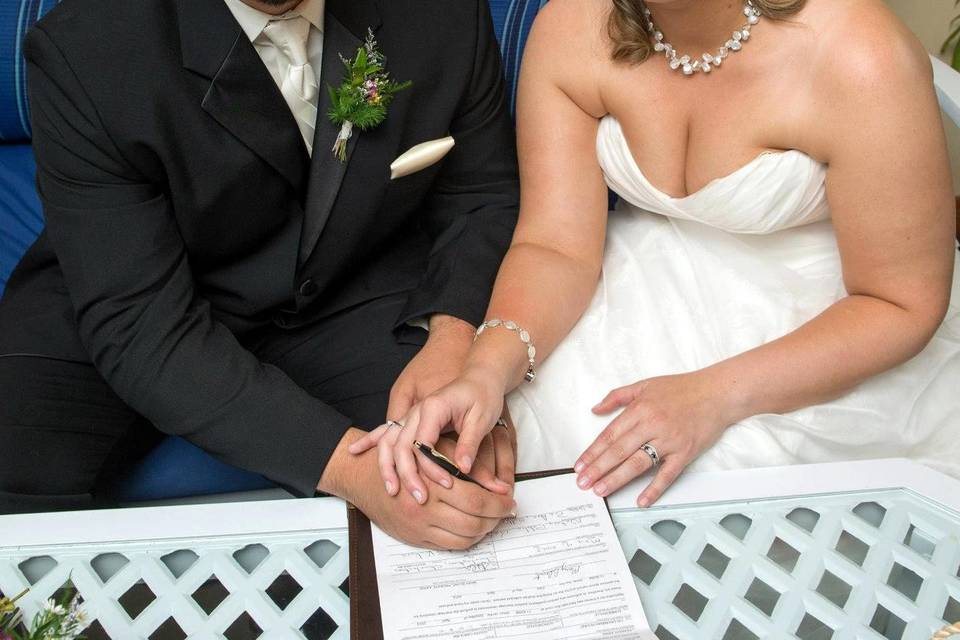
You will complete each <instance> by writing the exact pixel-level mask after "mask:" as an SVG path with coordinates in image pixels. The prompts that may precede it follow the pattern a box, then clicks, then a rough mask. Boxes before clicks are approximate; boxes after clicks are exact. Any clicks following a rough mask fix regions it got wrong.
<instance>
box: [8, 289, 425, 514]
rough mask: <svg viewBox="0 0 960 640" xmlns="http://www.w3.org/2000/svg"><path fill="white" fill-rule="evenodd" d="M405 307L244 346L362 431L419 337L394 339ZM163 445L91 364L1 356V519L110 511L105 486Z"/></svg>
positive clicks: (383, 404) (372, 307)
mask: <svg viewBox="0 0 960 640" xmlns="http://www.w3.org/2000/svg"><path fill="white" fill-rule="evenodd" d="M405 300H406V296H405V295H398V296H390V297H386V298H381V299H378V300H374V301H371V302H368V303H365V304H363V305H360V306H357V307H353V308H351V309H348V310H346V311H343V312H340V313H338V314H336V315H334V316H332V317H330V318H326V319H323V320H321V321H318V322H316V323H314V324H311V325H310V326H307V327H302V328H298V329H295V330H283V329H279V328H275V327H270V328H268V329H266V330H263V331H261V332H260V333H259V334H258V335H256V336H253V337H249V338H247V339H246V342H247V344H248V347H249V348H250V349H251V351H253V352H254V353H255V354H256V355H257V356H258V357H259V358H260V359H261V361H263V362H267V363H270V364H273V365H275V366H277V367H279V368H280V369H281V370H282V371H284V372H285V373H286V374H287V375H288V376H290V378H291V379H293V380H294V381H295V382H296V383H297V384H299V385H300V386H301V387H302V388H303V389H305V390H306V391H307V392H308V393H310V394H311V395H313V396H315V397H317V398H319V399H320V400H323V401H324V402H326V403H327V404H330V405H331V406H333V407H334V408H336V409H337V410H338V411H340V412H341V413H343V414H344V415H346V416H349V417H350V418H352V419H353V420H354V421H355V424H356V425H357V426H359V427H361V428H370V427H373V426H376V425H378V424H381V423H382V422H383V421H384V419H385V417H386V410H387V402H388V398H389V394H390V389H391V387H392V386H393V383H394V382H395V380H396V378H397V376H399V375H400V372H401V371H402V370H403V368H404V367H405V366H406V364H407V363H408V362H409V361H410V360H411V359H412V358H413V356H414V355H416V353H417V352H418V351H419V350H420V348H421V347H422V346H423V344H424V342H425V341H426V337H427V332H426V331H424V330H422V329H415V328H412V327H403V328H402V330H401V331H400V332H399V334H397V333H395V332H394V331H393V325H394V322H395V321H396V318H397V317H398V314H399V313H400V312H401V309H402V307H403V304H404V302H405ZM264 437H265V438H268V437H270V436H269V430H268V429H266V428H265V429H264ZM162 438H163V434H161V433H159V432H158V431H157V430H156V429H154V428H153V426H152V425H151V424H150V423H149V422H148V421H147V420H145V419H144V418H143V417H142V416H140V415H138V414H137V413H136V412H135V411H133V410H132V409H130V408H129V407H128V406H126V405H125V404H124V403H123V401H122V400H120V398H118V397H117V396H116V395H115V394H114V393H113V391H112V390H111V389H110V387H109V386H108V385H107V383H106V382H105V381H104V380H103V378H102V377H101V376H100V375H99V374H98V373H97V371H96V369H94V367H93V366H92V365H91V364H87V363H78V362H68V361H63V360H56V359H52V358H49V357H45V356H42V355H36V356H34V355H24V354H13V355H0V514H3V513H22V512H38V511H54V510H63V509H77V508H89V507H98V506H111V503H110V500H109V498H108V497H107V496H108V494H109V492H108V491H106V490H105V489H106V488H107V487H108V486H109V483H110V481H111V479H112V478H114V477H115V476H116V475H117V473H118V472H119V471H120V470H122V468H123V467H124V466H125V465H128V464H130V463H132V462H135V461H136V460H137V459H138V458H139V457H141V456H142V455H143V454H144V453H146V452H147V451H149V450H150V448H151V447H153V446H154V445H156V444H157V443H158V442H159V441H160V440H161V439H162ZM250 446H251V447H256V446H257V443H256V442H251V443H250ZM321 465H322V463H321V462H320V461H319V460H318V463H317V479H318V481H319V478H320V475H321V474H322V472H323V469H322V468H321Z"/></svg>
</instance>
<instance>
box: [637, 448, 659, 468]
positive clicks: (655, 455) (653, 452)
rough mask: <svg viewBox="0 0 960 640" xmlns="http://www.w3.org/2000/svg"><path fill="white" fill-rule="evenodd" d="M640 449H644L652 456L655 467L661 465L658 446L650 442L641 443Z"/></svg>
mask: <svg viewBox="0 0 960 640" xmlns="http://www.w3.org/2000/svg"><path fill="white" fill-rule="evenodd" d="M640 451H643V452H644V453H645V454H647V455H648V456H650V462H652V463H653V466H654V467H659V466H660V454H659V453H658V452H657V448H656V447H655V446H653V445H652V444H650V443H649V442H648V443H646V444H642V445H640Z"/></svg>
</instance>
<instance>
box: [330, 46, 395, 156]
mask: <svg viewBox="0 0 960 640" xmlns="http://www.w3.org/2000/svg"><path fill="white" fill-rule="evenodd" d="M340 60H342V61H343V65H344V67H346V70H347V75H346V77H345V78H344V80H343V83H342V84H341V85H340V87H339V88H338V89H334V88H333V87H330V86H328V90H329V91H330V102H331V107H330V113H329V114H328V115H329V117H330V121H331V122H333V124H335V125H338V126H339V127H340V133H339V134H337V140H336V142H335V143H334V145H333V154H334V155H335V156H336V157H337V159H338V160H340V162H345V161H346V159H347V142H348V141H349V140H350V138H351V137H352V136H353V129H354V127H356V128H357V129H360V130H361V131H366V130H367V129H372V128H373V127H376V126H377V125H379V124H380V123H382V122H383V121H384V120H385V119H386V118H387V107H389V106H390V103H391V102H392V101H393V97H394V96H395V95H396V94H397V93H399V92H400V91H403V90H404V89H407V88H408V87H409V86H410V85H411V84H412V83H411V82H409V81H408V82H394V81H393V80H391V79H390V74H389V73H388V72H387V69H386V65H387V59H386V57H385V56H384V55H383V53H382V52H381V51H380V49H379V48H378V47H377V41H376V39H375V38H374V37H373V30H372V29H367V40H366V42H364V43H363V46H361V47H360V48H359V49H357V53H356V55H355V56H354V57H353V59H352V60H348V59H347V58H344V57H343V55H341V56H340Z"/></svg>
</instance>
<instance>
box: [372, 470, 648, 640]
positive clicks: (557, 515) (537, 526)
mask: <svg viewBox="0 0 960 640" xmlns="http://www.w3.org/2000/svg"><path fill="white" fill-rule="evenodd" d="M514 497H515V499H516V501H517V513H518V516H517V517H516V518H512V519H509V520H504V521H503V522H502V523H501V524H500V526H498V527H497V528H496V529H495V530H494V531H493V532H492V533H491V534H490V535H489V536H488V537H487V538H486V539H484V541H483V542H481V543H480V544H478V545H477V546H476V547H474V548H473V549H470V550H468V551H430V550H426V549H419V548H416V547H411V546H409V545H406V544H403V543H401V542H398V541H396V540H394V539H393V538H391V537H389V536H388V535H387V534H385V533H384V532H383V531H382V530H380V529H379V528H378V527H377V526H376V525H373V528H372V533H373V548H374V556H375V561H376V567H377V581H378V586H379V591H380V610H381V616H382V621H383V636H384V640H434V639H437V640H439V639H441V638H443V639H448V638H463V639H470V640H486V639H488V638H489V639H491V640H493V639H495V638H500V639H502V638H523V639H525V640H574V639H576V640H587V639H592V638H603V639H604V640H639V639H644V640H645V639H648V638H650V639H652V638H654V635H653V633H652V632H651V631H650V630H649V626H648V624H647V620H646V617H645V616H644V614H643V609H642V608H641V606H640V597H639V596H638V595H637V589H636V587H635V586H634V583H633V578H632V576H631V574H630V570H629V568H628V567H627V561H626V559H625V558H624V556H623V551H622V550H621V548H620V545H619V543H618V541H617V535H616V532H615V531H614V528H613V523H612V521H611V520H610V514H609V513H608V512H607V509H606V505H605V504H604V502H603V499H601V498H599V497H597V496H596V495H594V494H593V493H590V492H585V491H582V490H580V489H578V488H577V486H576V484H575V477H574V476H573V475H572V474H565V475H559V476H552V477H548V478H539V479H535V480H527V481H523V482H518V483H517V485H516V490H515V492H514Z"/></svg>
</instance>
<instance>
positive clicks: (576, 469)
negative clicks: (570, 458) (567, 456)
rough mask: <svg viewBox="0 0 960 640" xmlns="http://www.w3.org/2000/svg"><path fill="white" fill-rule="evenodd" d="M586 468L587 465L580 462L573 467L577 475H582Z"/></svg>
mask: <svg viewBox="0 0 960 640" xmlns="http://www.w3.org/2000/svg"><path fill="white" fill-rule="evenodd" d="M584 466H585V465H584V464H583V463H582V462H578V463H577V464H576V465H575V466H574V467H573V470H574V471H576V472H577V473H580V472H581V471H583V467H584Z"/></svg>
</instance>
